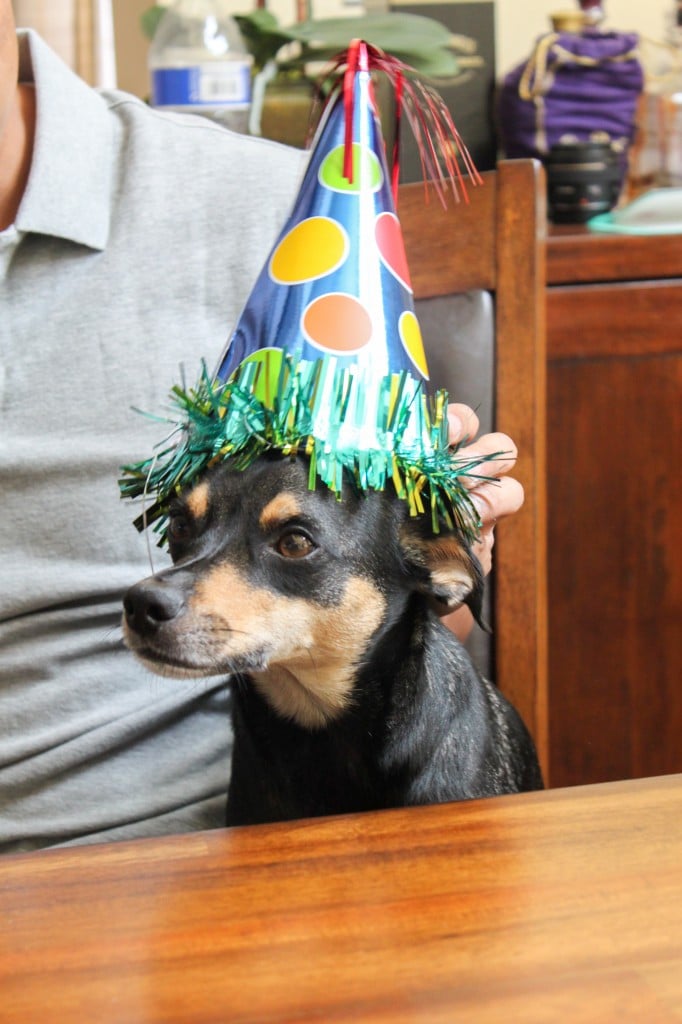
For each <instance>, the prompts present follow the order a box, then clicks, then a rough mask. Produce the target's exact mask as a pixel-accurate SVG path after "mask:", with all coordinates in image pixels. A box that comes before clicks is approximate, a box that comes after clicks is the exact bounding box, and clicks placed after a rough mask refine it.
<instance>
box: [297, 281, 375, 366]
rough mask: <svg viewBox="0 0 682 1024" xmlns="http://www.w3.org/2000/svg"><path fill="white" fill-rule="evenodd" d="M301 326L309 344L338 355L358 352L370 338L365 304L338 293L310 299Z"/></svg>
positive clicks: (370, 324) (370, 329)
mask: <svg viewBox="0 0 682 1024" xmlns="http://www.w3.org/2000/svg"><path fill="white" fill-rule="evenodd" d="M301 326H302V328H303V333H304V334H305V336H306V338H307V340H308V341H309V342H310V344H312V345H315V346H316V347H317V348H320V349H323V350H324V351H326V352H336V353H338V354H340V355H348V354H350V353H352V352H358V351H359V350H360V349H361V348H364V346H365V345H367V344H369V341H370V338H371V337H372V321H371V319H370V316H369V313H368V312H367V310H366V308H365V306H364V305H363V304H362V303H361V302H360V301H359V299H356V298H354V297H353V296H352V295H344V294H342V293H340V292H331V293H330V294H328V295H321V296H320V297H319V298H318V299H314V300H313V301H312V302H311V303H310V305H309V306H308V308H307V309H306V310H305V312H304V313H303V317H302V320H301Z"/></svg>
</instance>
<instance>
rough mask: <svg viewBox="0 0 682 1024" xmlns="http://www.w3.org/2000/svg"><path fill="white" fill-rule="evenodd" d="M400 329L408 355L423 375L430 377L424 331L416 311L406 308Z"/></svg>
mask: <svg viewBox="0 0 682 1024" xmlns="http://www.w3.org/2000/svg"><path fill="white" fill-rule="evenodd" d="M398 330H399V332H400V340H401V341H402V343H403V348H404V349H405V351H406V352H407V354H408V356H409V357H410V359H411V360H412V362H413V363H414V365H415V366H416V368H417V369H418V370H419V372H420V374H421V375H422V377H426V379H427V380H428V379H429V368H428V366H427V364H426V353H425V352H424V342H423V341H422V332H421V328H420V326H419V321H418V320H417V318H416V316H415V315H414V313H413V312H412V311H411V310H409V309H406V310H405V312H404V313H402V314H401V316H400V320H399V324H398Z"/></svg>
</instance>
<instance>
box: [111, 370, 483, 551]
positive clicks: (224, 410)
mask: <svg viewBox="0 0 682 1024" xmlns="http://www.w3.org/2000/svg"><path fill="white" fill-rule="evenodd" d="M269 351H270V350H266V352H269ZM274 366H275V370H274V373H273V369H272V364H271V365H269V364H268V360H267V358H266V359H265V360H263V359H261V360H258V359H255V360H254V359H247V360H245V361H244V362H243V363H242V364H241V366H240V367H239V368H238V369H237V371H236V372H235V374H234V375H233V376H232V377H231V378H230V380H229V381H228V382H227V383H225V382H216V381H213V380H211V378H210V377H209V375H208V373H207V371H206V367H204V368H203V371H202V375H201V377H200V380H199V383H198V384H197V385H196V387H194V388H191V389H187V390H185V389H183V388H180V387H175V388H173V391H172V393H171V398H172V401H173V403H174V405H175V406H176V407H177V409H178V410H179V411H180V414H181V416H180V419H179V421H175V429H174V431H173V433H172V434H171V435H170V437H169V438H167V439H166V441H164V442H163V443H162V446H161V447H160V450H158V451H157V452H156V454H155V455H154V456H153V457H152V458H150V459H145V460H144V461H143V462H140V463H137V464H134V465H129V466H124V467H122V473H123V477H122V478H121V480H120V481H119V486H120V490H121V494H122V496H123V497H125V498H139V497H143V498H151V499H153V500H152V503H151V505H150V506H149V507H147V508H146V509H145V510H144V512H143V513H142V514H141V515H140V516H139V517H138V518H137V519H136V520H135V525H136V526H137V528H138V529H139V530H143V529H145V528H146V527H147V526H149V525H151V524H154V529H155V531H156V532H157V533H159V534H160V535H161V537H160V543H163V542H164V541H165V533H166V524H167V510H168V504H169V502H170V500H171V498H172V497H173V496H174V495H175V494H177V493H179V492H180V491H181V490H182V489H184V488H186V487H187V486H189V485H190V484H192V483H193V482H194V481H195V480H196V479H197V477H198V476H199V475H200V474H201V473H203V472H204V470H206V469H208V468H209V467H211V466H213V465H215V464H217V463H219V462H222V461H224V460H225V459H230V460H231V461H232V464H233V465H234V467H235V468H236V469H240V470H241V469H246V467H247V466H249V465H250V464H251V463H252V462H254V460H255V459H257V458H258V456H259V455H261V454H262V453H263V452H265V451H273V450H274V451H279V452H281V454H282V455H283V456H292V455H296V454H301V455H305V456H306V457H307V458H308V459H309V463H310V479H309V486H310V487H311V489H313V488H314V487H315V485H316V481H317V480H318V479H319V480H321V481H323V482H324V483H325V484H326V485H327V487H329V488H330V490H332V491H333V492H334V494H336V495H337V497H338V498H340V497H341V495H342V489H343V484H344V477H346V478H347V479H348V480H349V482H350V483H351V484H352V485H353V486H354V487H355V488H356V489H357V490H359V491H367V490H377V491H381V490H383V489H384V488H385V487H386V486H387V485H389V486H392V487H393V488H394V490H395V493H396V494H397V495H398V497H399V498H401V499H403V500H404V501H406V502H407V504H408V507H409V511H410V514H411V515H413V516H416V515H423V514H425V513H427V512H428V513H430V516H431V526H432V530H433V532H434V533H438V532H439V531H440V529H441V528H442V527H443V526H444V527H446V528H449V529H453V528H455V527H456V528H457V529H459V530H460V531H461V532H462V533H463V534H464V535H465V537H467V538H468V539H469V540H473V539H474V538H475V537H476V535H477V532H478V529H479V527H480V521H479V518H478V513H477V511H476V509H475V506H474V505H473V503H472V501H471V499H470V497H469V494H468V491H467V489H466V488H465V487H464V485H463V483H462V481H461V479H460V478H461V477H463V476H468V477H472V476H475V475H476V472H475V471H476V470H477V469H478V467H480V466H481V464H482V463H484V462H485V461H487V460H488V459H491V458H495V457H496V455H493V456H488V457H479V458H477V459H476V460H468V459H462V458H461V457H459V458H458V456H457V453H456V450H454V449H452V448H450V447H449V445H448V436H447V435H448V428H447V414H446V410H447V400H448V396H447V393H446V392H445V391H439V392H437V394H436V395H434V396H433V397H430V396H428V395H427V394H426V393H425V391H424V390H423V386H422V384H421V383H420V382H417V381H416V380H414V378H412V377H411V376H410V375H409V374H407V373H400V374H392V375H390V376H387V377H384V378H383V379H382V380H381V382H380V384H379V393H378V395H377V394H376V386H377V385H376V381H374V382H373V385H374V394H373V395H372V396H371V398H370V399H369V400H368V390H371V389H368V388H367V386H366V383H365V382H364V381H363V380H362V378H361V375H358V374H357V372H356V368H355V367H351V368H347V367H346V368H340V367H339V366H338V365H337V362H336V360H335V359H334V357H332V356H326V357H324V358H323V359H319V360H316V361H314V362H307V361H303V360H301V361H299V362H296V363H295V362H294V361H293V360H292V358H291V357H290V356H288V355H285V356H284V357H283V358H281V357H278V358H277V359H276V361H275V362H274ZM374 401H376V407H375V417H376V423H375V424H374V425H373V427H370V430H369V435H370V437H371V438H372V444H371V447H370V448H369V450H360V449H359V448H358V447H357V446H356V445H355V444H351V445H350V446H349V444H348V437H349V436H350V437H351V438H353V437H354V436H355V435H357V433H358V432H359V433H362V434H366V433H367V429H366V424H367V418H366V416H367V411H368V407H369V411H372V410H371V406H372V403H373V402H374ZM320 418H322V422H323V423H324V434H325V436H324V438H323V439H321V438H319V437H317V436H315V427H316V425H319V423H320ZM171 422H173V421H171ZM344 434H345V436H344ZM497 454H498V455H499V453H497Z"/></svg>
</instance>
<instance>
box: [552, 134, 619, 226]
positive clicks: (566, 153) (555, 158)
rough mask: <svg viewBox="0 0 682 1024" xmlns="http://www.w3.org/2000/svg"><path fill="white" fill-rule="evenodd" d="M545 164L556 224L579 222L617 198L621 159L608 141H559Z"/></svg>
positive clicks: (603, 209)
mask: <svg viewBox="0 0 682 1024" xmlns="http://www.w3.org/2000/svg"><path fill="white" fill-rule="evenodd" d="M546 167H547V200H548V204H549V215H550V217H551V219H552V220H553V221H554V222H555V223H573V224H576V223H577V224H582V223H584V222H585V221H587V220H589V219H590V217H594V216H596V214H598V213H606V212H607V211H608V210H610V209H612V207H613V206H615V204H616V202H617V201H618V195H619V193H620V187H621V168H620V162H619V158H618V154H617V153H616V152H615V151H614V150H613V149H612V147H611V145H610V144H609V143H608V142H559V143H557V144H556V145H554V146H552V148H551V149H550V151H549V156H548V157H547V163H546Z"/></svg>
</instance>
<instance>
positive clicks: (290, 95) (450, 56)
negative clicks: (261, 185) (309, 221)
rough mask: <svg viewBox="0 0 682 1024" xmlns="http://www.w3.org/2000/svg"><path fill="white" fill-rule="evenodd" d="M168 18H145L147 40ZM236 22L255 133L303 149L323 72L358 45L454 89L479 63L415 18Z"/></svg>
mask: <svg viewBox="0 0 682 1024" xmlns="http://www.w3.org/2000/svg"><path fill="white" fill-rule="evenodd" d="M165 10H166V7H165V6H164V5H162V4H155V5H154V6H152V7H150V8H148V9H147V10H146V11H145V12H144V13H143V14H142V17H141V25H142V30H143V32H144V33H145V35H146V36H147V37H148V38H150V39H151V38H152V36H153V35H154V31H155V29H156V26H157V25H158V22H159V19H160V18H161V16H162V15H163V14H164V12H165ZM234 17H235V20H236V21H237V22H238V24H239V28H240V30H241V32H242V35H243V37H244V41H245V43H246V45H247V46H248V48H249V50H250V52H251V54H252V55H253V58H254V71H255V77H254V85H253V106H252V114H251V122H250V130H251V132H252V133H253V134H263V135H266V136H267V137H269V138H275V139H277V140H278V141H282V142H288V143H291V144H293V145H302V144H303V143H304V142H305V137H306V134H307V127H308V120H309V113H310V108H311V101H312V98H313V93H314V87H315V79H316V75H317V73H318V71H319V69H320V66H321V65H324V64H325V63H326V62H327V61H329V60H331V59H332V58H333V57H334V56H335V55H336V54H337V53H339V51H341V50H344V49H345V48H346V47H347V46H348V44H349V43H350V41H351V40H352V39H354V38H357V37H361V38H362V39H364V40H365V41H366V42H368V43H371V44H372V45H374V46H378V47H380V48H381V49H383V50H385V51H386V52H388V53H390V54H391V55H392V56H394V57H397V58H399V59H400V60H402V61H404V62H405V63H406V64H408V65H410V66H411V67H413V68H414V69H415V70H416V71H418V72H419V73H420V74H421V75H423V76H424V77H427V78H430V79H438V80H447V81H452V80H453V79H456V78H457V77H458V76H459V75H460V74H462V72H463V71H464V70H465V69H467V68H470V67H471V66H475V65H477V63H478V59H477V58H476V57H475V56H472V55H471V54H465V53H462V52H461V47H460V43H459V40H458V38H457V37H454V36H453V35H452V33H451V32H450V30H449V29H448V28H446V27H445V26H444V25H442V24H441V23H440V22H438V21H435V20H434V19H433V18H426V17H423V16H422V15H417V14H408V13H406V12H387V13H383V14H366V15H362V16H360V17H341V18H308V17H307V18H305V20H302V21H296V22H294V23H293V24H291V25H287V26H282V25H280V23H279V21H278V20H277V18H276V17H275V15H274V14H272V13H271V12H270V11H268V10H267V9H264V8H257V9H256V10H253V11H250V12H248V13H246V14H243V15H235V16H234ZM458 51H459V52H458Z"/></svg>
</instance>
